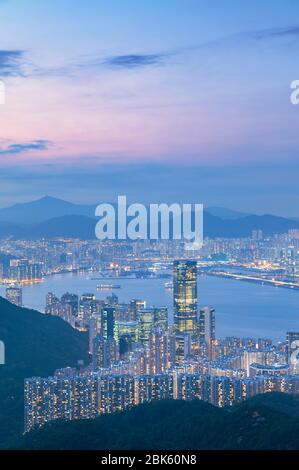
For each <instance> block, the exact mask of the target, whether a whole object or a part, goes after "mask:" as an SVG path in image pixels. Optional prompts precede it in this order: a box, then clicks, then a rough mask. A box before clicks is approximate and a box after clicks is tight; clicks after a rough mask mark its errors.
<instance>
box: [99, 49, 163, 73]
mask: <svg viewBox="0 0 299 470" xmlns="http://www.w3.org/2000/svg"><path fill="white" fill-rule="evenodd" d="M170 55H172V53H169V52H168V53H160V54H127V55H115V56H111V57H107V58H105V59H104V60H103V61H102V64H103V65H107V66H110V67H116V68H125V69H136V68H143V67H147V66H151V65H162V64H163V63H165V61H166V60H167V59H168V58H169V56H170Z"/></svg>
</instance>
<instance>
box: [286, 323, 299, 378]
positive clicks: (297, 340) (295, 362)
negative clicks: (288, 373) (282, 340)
mask: <svg viewBox="0 0 299 470" xmlns="http://www.w3.org/2000/svg"><path fill="white" fill-rule="evenodd" d="M287 361H288V364H290V366H291V367H292V371H293V372H294V373H296V374H298V373H299V332H298V331H297V332H295V331H288V332H287Z"/></svg>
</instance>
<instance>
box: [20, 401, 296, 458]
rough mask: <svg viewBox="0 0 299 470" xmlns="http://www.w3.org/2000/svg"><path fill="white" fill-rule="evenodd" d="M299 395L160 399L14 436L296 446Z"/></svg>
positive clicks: (50, 446) (52, 446) (81, 444)
mask: <svg viewBox="0 0 299 470" xmlns="http://www.w3.org/2000/svg"><path fill="white" fill-rule="evenodd" d="M298 430H299V398H298V397H296V396H294V397H293V396H289V395H283V394H278V393H267V394H265V395H259V396H257V397H255V398H252V399H250V400H248V401H245V402H243V403H241V404H239V405H235V406H233V407H232V408H225V409H220V408H215V407H213V406H212V405H209V404H207V403H204V402H201V401H197V400H196V401H192V402H183V401H161V402H153V403H151V404H145V405H140V406H137V407H135V408H133V409H132V410H131V411H126V412H122V413H115V414H113V415H104V416H101V417H100V418H97V419H95V420H89V421H72V422H55V423H54V422H53V423H50V424H48V425H47V426H45V427H44V428H42V429H40V430H38V431H33V432H31V433H29V434H26V435H25V436H23V437H18V438H17V439H16V440H15V442H14V443H13V444H12V446H11V448H14V449H32V450H109V451H113V450H139V449H143V450H149V449H150V450H184V449H186V450H204V449H206V450H228V449H229V450H245V449H246V450H248V449H249V450H261V449H264V450H297V449H298V448H299V433H298Z"/></svg>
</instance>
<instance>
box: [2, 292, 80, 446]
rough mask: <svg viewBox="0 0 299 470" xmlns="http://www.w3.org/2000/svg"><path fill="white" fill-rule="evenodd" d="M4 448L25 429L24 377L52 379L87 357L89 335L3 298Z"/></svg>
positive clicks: (57, 319)
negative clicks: (54, 374)
mask: <svg viewBox="0 0 299 470" xmlns="http://www.w3.org/2000/svg"><path fill="white" fill-rule="evenodd" d="M0 340H1V341H3V342H4V344H5V350H6V364H5V365H0V378H1V380H0V448H1V447H2V446H3V445H4V442H6V441H8V440H9V439H10V438H12V437H13V436H15V435H16V434H18V433H20V432H22V430H23V419H24V410H23V394H24V390H23V389H24V383H23V382H24V378H26V377H32V376H48V375H51V374H52V373H53V372H54V370H55V369H57V368H60V367H65V366H70V365H76V364H77V361H78V360H80V359H83V360H84V361H85V362H87V361H88V357H87V349H88V346H87V343H88V340H87V336H86V335H85V334H82V333H79V332H77V331H75V330H73V329H72V328H71V327H70V326H69V325H68V324H67V323H65V322H64V321H63V320H61V319H59V318H57V317H49V316H45V315H42V314H41V313H39V312H36V311H34V310H28V309H24V308H19V307H16V306H15V305H12V304H10V303H9V302H7V301H6V300H4V299H3V298H1V297H0Z"/></svg>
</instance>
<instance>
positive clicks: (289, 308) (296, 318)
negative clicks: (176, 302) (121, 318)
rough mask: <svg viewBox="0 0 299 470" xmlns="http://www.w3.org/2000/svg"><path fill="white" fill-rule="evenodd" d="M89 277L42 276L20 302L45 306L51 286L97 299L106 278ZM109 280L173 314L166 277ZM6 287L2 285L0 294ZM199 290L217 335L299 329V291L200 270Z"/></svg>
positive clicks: (279, 335) (273, 334)
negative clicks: (211, 309) (212, 312)
mask: <svg viewBox="0 0 299 470" xmlns="http://www.w3.org/2000/svg"><path fill="white" fill-rule="evenodd" d="M92 277H93V276H92V275H89V274H88V275H87V274H59V275H55V276H51V277H48V278H46V279H45V281H44V282H43V283H41V284H35V285H32V286H25V287H23V303H24V306H26V307H30V308H34V309H36V310H39V311H44V308H45V299H46V294H47V292H49V291H51V292H53V293H54V294H56V295H57V296H61V295H62V294H64V293H65V292H67V291H68V292H72V293H75V294H78V295H81V294H83V293H86V292H93V293H95V294H96V296H97V298H99V299H104V298H105V297H106V296H107V295H110V294H109V292H107V291H102V292H97V290H96V286H97V284H100V283H104V282H105V281H97V280H92ZM107 282H110V281H107ZM113 282H114V283H115V284H119V285H121V289H116V290H115V291H114V292H115V294H116V295H118V297H119V300H120V301H123V302H128V301H129V300H130V299H133V298H138V299H144V300H146V301H147V304H148V306H151V305H157V306H158V305H166V306H167V307H168V308H169V312H170V318H171V317H172V292H171V291H167V290H166V289H165V287H164V282H165V281H164V280H161V279H148V280H146V279H140V280H137V279H127V280H115V281H113ZM4 291H5V288H4V287H3V286H1V287H0V293H1V295H4ZM198 295H199V303H200V305H201V306H204V305H210V306H213V307H214V308H215V309H216V333H217V336H218V337H224V336H228V335H229V336H231V335H234V336H254V337H268V338H272V339H275V340H282V339H284V338H285V334H286V332H287V331H298V330H299V291H293V290H291V289H282V288H275V287H271V286H262V285H258V284H251V283H246V282H241V281H235V280H231V279H221V278H215V277H208V276H204V275H203V276H199V279H198Z"/></svg>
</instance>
